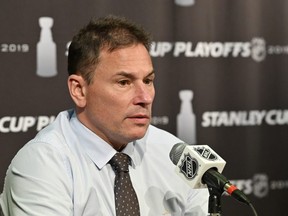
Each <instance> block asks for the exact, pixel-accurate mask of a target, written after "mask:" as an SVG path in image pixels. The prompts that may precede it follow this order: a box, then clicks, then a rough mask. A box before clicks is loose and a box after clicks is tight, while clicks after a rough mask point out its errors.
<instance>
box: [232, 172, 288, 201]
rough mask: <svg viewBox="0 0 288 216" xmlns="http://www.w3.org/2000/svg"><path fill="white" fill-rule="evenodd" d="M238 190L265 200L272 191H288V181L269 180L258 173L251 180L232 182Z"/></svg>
mask: <svg viewBox="0 0 288 216" xmlns="http://www.w3.org/2000/svg"><path fill="white" fill-rule="evenodd" d="M231 183H232V184H234V185H235V186H236V187H237V188H239V189H240V190H242V191H243V193H245V194H246V195H254V196H255V197H257V198H264V197H267V196H268V195H269V192H270V191H279V190H288V180H287V179H284V180H269V176H268V175H267V174H264V173H256V174H255V175H254V176H253V177H252V178H250V179H239V180H231Z"/></svg>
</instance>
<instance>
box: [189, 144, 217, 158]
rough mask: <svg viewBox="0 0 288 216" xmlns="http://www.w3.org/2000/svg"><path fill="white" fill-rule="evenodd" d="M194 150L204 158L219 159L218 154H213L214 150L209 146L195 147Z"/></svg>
mask: <svg viewBox="0 0 288 216" xmlns="http://www.w3.org/2000/svg"><path fill="white" fill-rule="evenodd" d="M194 150H195V151H196V152H197V153H198V154H199V155H200V156H201V157H203V158H205V159H207V160H211V161H214V160H217V155H216V154H213V152H212V151H210V149H209V148H205V146H203V147H195V148H194Z"/></svg>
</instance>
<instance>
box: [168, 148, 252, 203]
mask: <svg viewBox="0 0 288 216" xmlns="http://www.w3.org/2000/svg"><path fill="white" fill-rule="evenodd" d="M169 156H170V159H171V161H172V162H173V164H174V165H176V169H175V171H176V173H177V174H178V175H179V176H180V177H181V178H182V179H183V180H184V181H185V182H186V183H187V184H189V185H190V186H191V187H192V188H195V189H197V188H206V187H207V186H208V187H213V188H217V189H220V190H221V191H223V192H224V191H226V192H227V193H228V194H229V195H231V196H232V197H234V198H235V199H237V200H238V201H240V202H243V203H245V204H248V205H249V204H250V203H251V202H250V201H249V200H248V198H247V197H246V195H245V194H244V193H243V192H242V191H241V190H239V189H238V188H237V187H236V186H235V185H233V184H231V183H230V182H229V180H228V179H227V178H226V177H225V176H223V175H222V174H220V173H221V172H222V171H223V169H224V166H225V165H226V162H225V161H224V160H223V159H222V158H221V157H220V156H219V155H218V154H216V152H215V151H213V150H212V149H211V148H210V147H209V146H207V145H188V144H186V143H177V144H175V145H174V146H173V147H172V149H171V151H170V154H169Z"/></svg>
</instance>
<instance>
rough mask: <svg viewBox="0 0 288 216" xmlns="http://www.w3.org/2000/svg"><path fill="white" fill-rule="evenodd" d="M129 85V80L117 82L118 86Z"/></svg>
mask: <svg viewBox="0 0 288 216" xmlns="http://www.w3.org/2000/svg"><path fill="white" fill-rule="evenodd" d="M130 83H131V82H130V80H119V81H118V84H119V85H120V86H126V85H129V84H130Z"/></svg>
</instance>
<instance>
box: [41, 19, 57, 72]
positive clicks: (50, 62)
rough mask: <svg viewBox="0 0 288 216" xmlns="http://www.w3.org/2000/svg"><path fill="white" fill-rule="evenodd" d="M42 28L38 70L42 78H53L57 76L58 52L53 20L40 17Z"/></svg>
mask: <svg viewBox="0 0 288 216" xmlns="http://www.w3.org/2000/svg"><path fill="white" fill-rule="evenodd" d="M39 25H40V27H41V32H40V40H39V42H38V43H37V52H36V53H37V61H36V62H37V67H36V68H37V70H36V74H37V75H38V76H40V77H53V76H56V75H57V52H56V44H55V43H54V41H53V36H52V30H51V28H52V26H53V18H51V17H40V18H39Z"/></svg>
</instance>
